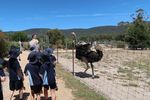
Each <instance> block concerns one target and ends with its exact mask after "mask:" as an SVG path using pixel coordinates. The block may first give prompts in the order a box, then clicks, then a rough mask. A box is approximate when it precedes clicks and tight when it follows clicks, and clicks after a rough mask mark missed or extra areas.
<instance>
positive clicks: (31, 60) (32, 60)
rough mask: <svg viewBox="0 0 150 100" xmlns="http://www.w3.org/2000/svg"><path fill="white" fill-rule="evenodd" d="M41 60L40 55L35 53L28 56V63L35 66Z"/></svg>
mask: <svg viewBox="0 0 150 100" xmlns="http://www.w3.org/2000/svg"><path fill="white" fill-rule="evenodd" d="M41 58H42V53H41V52H37V51H32V52H31V53H30V54H29V56H28V60H29V63H31V64H36V63H37V62H39V61H40V60H41Z"/></svg>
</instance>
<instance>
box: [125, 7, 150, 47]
mask: <svg viewBox="0 0 150 100" xmlns="http://www.w3.org/2000/svg"><path fill="white" fill-rule="evenodd" d="M132 18H133V22H132V24H130V25H129V27H128V33H127V34H126V36H125V40H126V42H127V43H128V45H129V47H130V48H131V49H137V48H141V49H144V48H147V47H148V43H149V39H150V34H149V32H148V31H149V30H148V26H147V24H146V22H145V20H146V17H145V16H144V10H143V9H138V10H137V11H136V13H135V14H134V15H132Z"/></svg>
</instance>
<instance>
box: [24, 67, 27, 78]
mask: <svg viewBox="0 0 150 100" xmlns="http://www.w3.org/2000/svg"><path fill="white" fill-rule="evenodd" d="M27 66H28V65H26V66H25V69H24V74H25V75H26V76H27V75H28V73H27V68H28V67H27Z"/></svg>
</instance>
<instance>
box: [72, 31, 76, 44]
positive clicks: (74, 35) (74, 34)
mask: <svg viewBox="0 0 150 100" xmlns="http://www.w3.org/2000/svg"><path fill="white" fill-rule="evenodd" d="M71 35H72V36H73V39H74V41H75V44H76V43H77V35H76V33H75V32H72V33H71Z"/></svg>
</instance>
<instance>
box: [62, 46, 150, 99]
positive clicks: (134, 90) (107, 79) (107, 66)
mask: <svg viewBox="0 0 150 100" xmlns="http://www.w3.org/2000/svg"><path fill="white" fill-rule="evenodd" d="M70 52H71V51H70ZM70 52H69V51H68V52H65V53H61V54H60V55H61V57H60V63H61V64H62V66H63V67H64V68H65V69H67V70H68V71H70V72H71V71H72V66H71V65H72V64H71V60H72V58H71V56H72V55H71V53H70ZM65 61H67V63H66V64H65V63H64V62H65ZM74 66H75V69H74V70H75V73H79V72H83V71H84V68H85V67H86V66H85V65H84V64H83V62H81V61H79V60H77V59H75V64H74ZM94 67H95V76H98V77H97V78H95V79H92V78H91V77H86V75H87V74H89V75H91V74H92V72H91V69H89V70H88V71H87V72H86V74H85V77H84V78H83V76H75V77H76V78H77V79H79V80H81V81H82V82H83V83H85V84H86V85H88V86H89V87H90V88H93V89H94V90H95V91H96V92H98V93H100V94H103V95H104V96H105V97H106V98H109V99H110V100H150V50H124V49H116V48H106V49H105V50H104V56H103V58H102V60H101V61H99V62H97V63H94ZM82 75H84V74H82Z"/></svg>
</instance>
